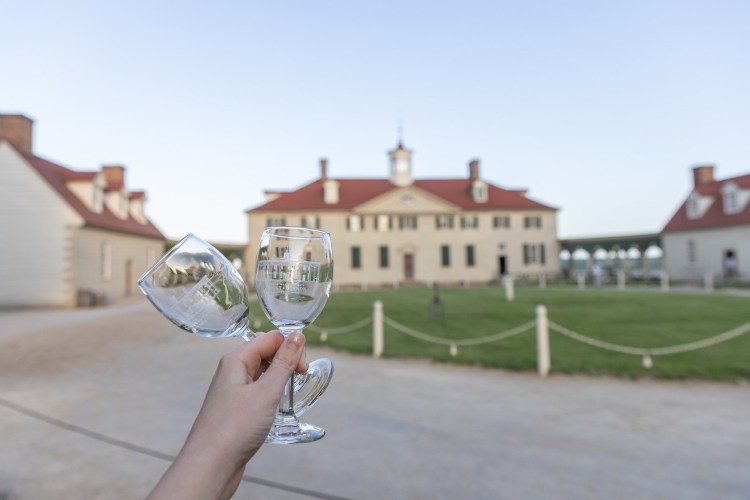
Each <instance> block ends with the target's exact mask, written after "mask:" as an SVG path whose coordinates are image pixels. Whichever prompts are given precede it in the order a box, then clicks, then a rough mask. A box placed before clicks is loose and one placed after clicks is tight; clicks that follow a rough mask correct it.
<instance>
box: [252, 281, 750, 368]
mask: <svg viewBox="0 0 750 500" xmlns="http://www.w3.org/2000/svg"><path fill="white" fill-rule="evenodd" d="M515 295H516V297H515V301H513V302H507V301H506V300H505V295H504V291H503V289H502V288H501V287H499V286H497V287H482V288H470V289H464V288H453V289H441V290H440V297H441V300H442V302H443V304H444V311H445V315H444V318H443V319H442V320H440V319H434V318H433V317H432V315H431V314H430V308H429V304H430V302H431V300H432V298H433V292H432V291H431V290H426V289H413V290H379V291H370V292H347V293H344V292H342V293H334V294H332V295H331V298H330V300H329V301H328V304H327V306H326V309H325V310H324V311H323V313H322V314H321V315H320V317H319V318H318V319H317V321H316V322H315V324H314V325H315V326H317V327H321V328H324V327H329V328H334V327H341V326H345V325H350V324H352V323H355V322H357V321H358V320H361V319H363V318H365V317H368V316H371V315H372V308H373V302H374V301H376V300H380V301H382V302H383V308H384V313H385V315H386V316H388V317H389V318H391V319H393V320H394V321H396V322H398V323H401V324H403V325H405V326H408V327H409V328H412V329H414V330H417V331H420V332H424V333H427V334H430V335H433V336H437V337H442V338H446V339H467V338H477V337H485V336H487V335H492V334H495V333H498V332H502V331H506V330H509V329H511V328H514V327H517V326H519V325H522V324H523V323H526V322H528V321H530V320H532V319H533V318H534V312H535V308H536V306H537V305H538V304H544V305H545V306H546V307H547V309H548V314H549V319H550V321H553V322H555V323H557V324H559V325H561V326H563V327H566V328H568V329H570V330H573V331H575V332H578V333H581V334H583V335H587V336H589V337H593V338H596V339H599V340H603V341H607V342H612V343H616V344H621V345H627V346H633V347H643V348H656V347H663V346H671V345H675V344H683V343H686V342H693V341H697V340H702V339H705V338H708V337H712V336H715V335H718V334H720V333H723V332H725V331H728V330H731V329H733V328H735V327H737V326H740V325H742V324H744V323H747V322H750V297H735V296H728V295H722V294H697V293H696V294H689V293H661V292H658V291H624V292H623V291H616V290H608V289H605V290H591V289H589V290H577V289H574V288H567V289H562V288H548V289H547V290H540V289H538V288H534V287H517V288H516V294H515ZM252 313H253V317H254V318H260V317H262V314H261V313H260V309H259V307H258V306H257V304H253V308H252ZM269 328H271V326H270V324H269V323H268V322H267V321H264V323H263V326H262V329H263V330H266V329H269ZM307 337H308V343H310V344H314V345H317V344H321V341H320V336H319V335H318V334H317V333H314V332H313V331H310V330H309V331H308V332H307ZM326 344H327V345H330V346H332V347H334V348H337V349H344V350H348V351H352V352H356V353H366V354H371V353H372V326H371V325H367V326H364V327H362V328H360V329H359V330H357V331H355V332H354V333H349V334H344V335H329V337H328V340H327V342H326ZM550 348H551V353H552V373H554V372H558V373H587V374H601V375H615V376H622V377H659V378H702V379H714V380H738V379H750V333H746V334H744V335H742V336H740V337H737V338H734V339H732V340H729V341H727V342H724V343H721V344H718V345H715V346H712V347H708V348H705V349H700V350H697V351H692V352H687V353H678V354H672V355H667V356H654V357H653V367H652V368H651V369H647V368H645V367H644V366H643V364H642V358H641V357H640V356H634V355H627V354H620V353H616V352H610V351H605V350H602V349H598V348H596V347H592V346H589V345H586V344H582V343H580V342H577V341H575V340H572V339H569V338H567V337H564V336H562V335H561V334H559V333H557V332H555V331H552V330H550ZM384 355H385V356H389V357H398V356H400V357H420V358H431V359H434V360H439V361H447V362H452V363H465V364H476V365H481V366H486V367H498V368H504V369H510V370H526V371H533V370H536V337H535V331H534V329H533V328H532V329H531V330H529V331H528V332H526V333H522V334H520V335H516V336H514V337H511V338H508V339H504V340H499V341H496V342H493V343H489V344H482V345H478V346H467V347H460V348H459V350H458V354H457V355H456V356H452V355H451V354H450V352H449V348H448V347H447V346H444V345H438V344H433V343H427V342H424V341H422V340H418V339H414V338H412V337H410V336H407V335H405V334H403V333H401V332H399V331H396V330H394V329H393V328H390V327H388V326H386V327H385V353H384Z"/></svg>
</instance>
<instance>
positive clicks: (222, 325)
mask: <svg viewBox="0 0 750 500" xmlns="http://www.w3.org/2000/svg"><path fill="white" fill-rule="evenodd" d="M138 286H139V287H140V289H141V291H142V292H143V293H144V294H145V295H146V297H148V299H149V300H150V301H151V303H152V304H153V305H154V307H156V309H157V310H159V312H161V313H162V315H164V316H165V317H166V318H167V319H169V320H170V321H171V322H172V323H174V324H175V325H177V326H179V327H180V328H182V329H183V330H186V331H188V332H190V333H193V334H195V335H199V336H201V337H213V338H216V337H237V336H243V337H246V340H249V338H251V337H252V336H253V332H252V331H251V330H250V328H249V322H250V317H249V313H248V303H249V299H248V295H247V291H246V289H245V284H244V282H243V280H242V276H240V274H239V272H237V270H236V269H235V268H234V266H232V265H231V263H229V261H228V260H227V259H226V257H224V256H223V255H222V254H221V252H219V251H218V250H216V248H214V247H213V246H211V245H210V244H208V243H206V242H205V241H203V240H202V239H200V238H198V237H197V236H195V235H193V234H188V235H187V236H185V237H184V238H183V239H182V240H181V241H180V242H179V243H177V244H176V245H175V246H174V247H173V248H172V249H171V250H169V252H167V253H166V254H165V255H164V256H163V257H162V258H161V259H160V260H159V261H158V262H157V263H156V264H154V266H152V267H151V268H150V269H149V270H148V271H146V272H145V273H144V274H143V275H142V276H141V277H140V278H139V279H138Z"/></svg>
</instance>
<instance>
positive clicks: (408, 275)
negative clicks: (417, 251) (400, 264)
mask: <svg viewBox="0 0 750 500" xmlns="http://www.w3.org/2000/svg"><path fill="white" fill-rule="evenodd" d="M404 279H407V280H413V279H414V254H413V253H406V254H404Z"/></svg>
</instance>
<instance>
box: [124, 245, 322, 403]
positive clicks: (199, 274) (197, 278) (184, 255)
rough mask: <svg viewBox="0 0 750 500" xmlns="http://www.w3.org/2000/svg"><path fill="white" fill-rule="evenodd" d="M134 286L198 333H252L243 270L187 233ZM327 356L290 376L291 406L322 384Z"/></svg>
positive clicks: (308, 399) (312, 397)
mask: <svg viewBox="0 0 750 500" xmlns="http://www.w3.org/2000/svg"><path fill="white" fill-rule="evenodd" d="M138 286H139V287H140V289H141V291H142V292H143V293H144V294H145V295H146V297H148V299H149V300H150V301H151V303H152V304H153V305H154V307H156V309H157V310H158V311H159V312H161V314H162V315H163V316H164V317H166V318H167V319H168V320H169V321H171V322H172V323H174V324H175V325H177V326H179V327H180V328H182V329H183V330H186V331H188V332H190V333H193V334H195V335H198V336H201V337H212V338H221V337H242V338H243V339H244V340H245V341H247V342H249V341H251V340H252V339H253V338H254V337H255V333H254V332H253V331H252V330H251V329H250V315H249V310H248V303H249V297H248V293H247V289H246V287H245V283H244V281H243V280H242V276H240V273H239V272H237V269H235V267H234V266H233V265H232V264H231V263H230V262H229V260H227V258H226V257H224V255H223V254H222V253H221V252H219V251H218V250H217V249H216V248H214V247H213V246H212V245H211V244H209V243H207V242H205V241H203V240H202V239H200V238H199V237H197V236H195V235H193V234H188V235H187V236H185V237H184V238H183V239H182V240H181V241H180V242H179V243H177V244H176V245H175V246H174V247H173V248H172V249H170V250H169V252H167V253H166V254H165V255H164V256H163V257H162V258H161V259H159V261H158V262H157V263H156V264H154V265H153V266H152V267H151V268H150V269H149V270H148V271H146V272H145V273H143V275H142V276H141V277H140V278H139V279H138ZM328 364H329V363H328V362H325V361H324V362H321V363H318V362H316V361H313V362H311V363H310V364H309V368H308V371H307V373H305V374H304V375H299V374H297V375H296V377H295V384H294V391H295V406H294V411H295V412H296V413H297V414H298V415H301V414H303V413H304V412H306V411H307V410H308V409H309V408H310V407H311V406H312V405H313V403H315V401H317V399H318V397H319V396H320V394H321V393H322V391H323V390H324V389H325V385H327V380H322V379H324V378H326V377H325V374H324V373H325V371H326V370H327V369H328V368H327V367H328Z"/></svg>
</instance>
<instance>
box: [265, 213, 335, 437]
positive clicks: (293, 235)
mask: <svg viewBox="0 0 750 500" xmlns="http://www.w3.org/2000/svg"><path fill="white" fill-rule="evenodd" d="M332 280H333V255H332V252H331V237H330V235H329V234H328V233H326V232H325V231H320V230H318V229H309V228H304V227H268V228H266V229H265V230H264V231H263V235H262V236H261V239H260V244H259V245H258V260H257V263H256V268H255V290H256V292H257V294H258V298H259V299H260V305H261V308H262V309H263V312H264V313H265V314H266V316H267V317H268V319H269V320H271V323H273V324H274V325H275V326H276V328H278V329H279V331H280V332H281V333H282V334H283V335H284V336H288V335H289V334H290V333H292V332H301V331H302V330H303V329H304V328H305V327H306V326H307V325H309V324H310V323H312V322H313V321H314V320H315V318H317V317H318V315H319V314H320V312H321V311H322V310H323V307H324V306H325V303H326V301H327V300H328V295H329V293H330V290H331V283H332ZM311 364H313V363H311ZM314 364H316V370H317V371H318V373H317V375H318V377H319V378H318V383H319V384H320V392H322V391H323V390H325V388H326V387H327V386H328V382H329V381H330V379H331V376H332V375H333V363H332V362H331V361H330V360H328V359H325V358H324V359H318V360H316V361H315V362H314ZM293 387H294V380H293V379H291V380H290V382H289V383H287V386H286V388H285V389H284V394H283V395H282V397H281V400H280V401H279V409H278V411H277V412H276V418H275V419H274V423H273V425H272V426H271V431H270V432H269V434H268V437H267V438H266V442H272V443H305V442H310V441H315V440H318V439H320V438H322V437H323V436H324V435H325V431H324V430H323V429H321V428H320V427H315V426H313V425H309V424H303V423H300V421H299V419H298V418H297V417H298V413H297V412H295V404H294V390H292V389H293Z"/></svg>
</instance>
